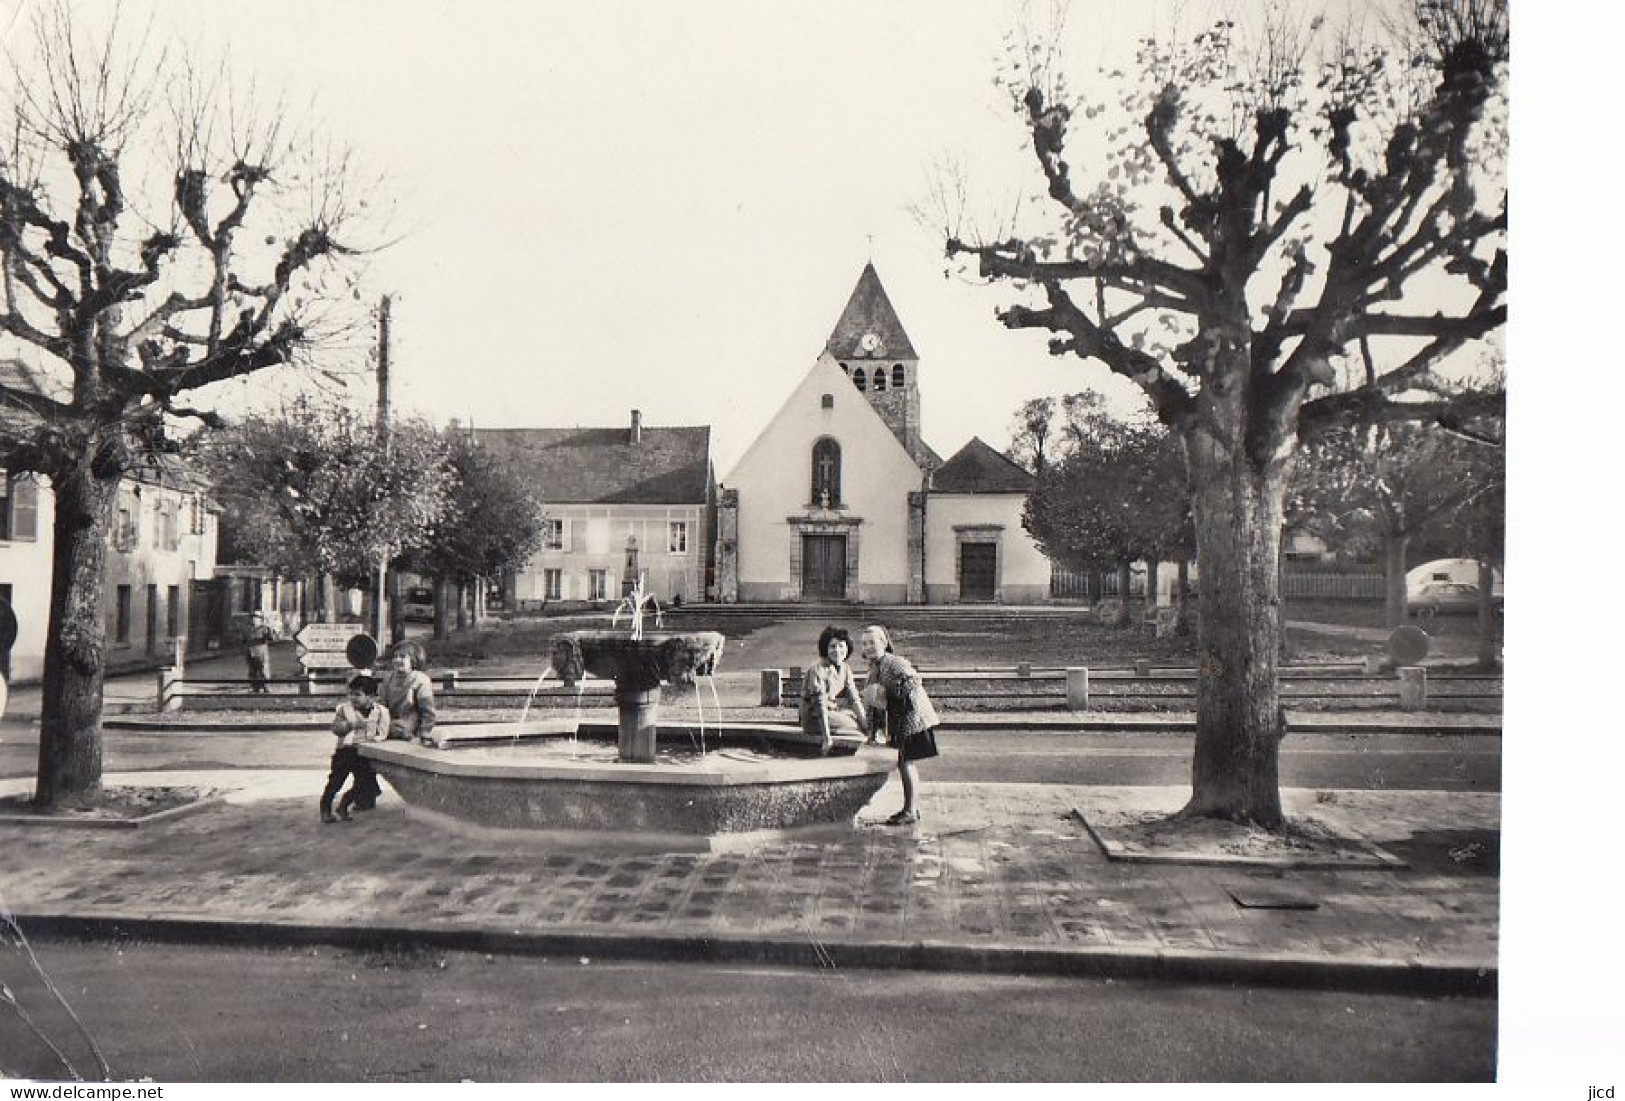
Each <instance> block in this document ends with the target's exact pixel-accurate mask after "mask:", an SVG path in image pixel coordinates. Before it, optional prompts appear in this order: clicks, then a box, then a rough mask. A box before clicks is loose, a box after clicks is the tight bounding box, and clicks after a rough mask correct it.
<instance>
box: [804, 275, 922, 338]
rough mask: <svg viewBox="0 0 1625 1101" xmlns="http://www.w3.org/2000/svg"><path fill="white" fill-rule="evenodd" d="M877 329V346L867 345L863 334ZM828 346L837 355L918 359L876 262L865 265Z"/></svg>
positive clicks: (875, 333) (830, 335)
mask: <svg viewBox="0 0 1625 1101" xmlns="http://www.w3.org/2000/svg"><path fill="white" fill-rule="evenodd" d="M868 333H873V334H874V335H875V336H876V337H878V338H879V342H878V344H877V345H876V347H874V348H865V347H863V343H862V342H863V338H864V336H865V335H866V334H868ZM824 349H825V350H826V351H827V352H829V354H830V355H832V356H834V357H835V358H836V359H918V358H919V356H918V355H916V354H915V352H914V345H912V344H910V343H909V340H908V334H907V333H906V332H904V331H903V323H902V322H901V321H900V320H898V317H897V311H896V310H894V309H892V304H891V299H889V298H887V297H886V288H885V287H882V286H881V285H880V275H879V273H877V272H876V271H875V266H874V265H873V264H865V265H864V266H863V274H862V275H860V276H858V285H857V286H856V287H854V288H852V297H851V298H850V299H848V300H847V303H846V309H844V310H842V311H841V319H840V320H839V321H837V322H836V323H835V331H834V332H832V333H830V334H829V340H828V341H827V342H826V343H825V344H824Z"/></svg>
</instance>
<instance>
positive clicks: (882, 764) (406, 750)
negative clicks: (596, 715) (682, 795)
mask: <svg viewBox="0 0 1625 1101" xmlns="http://www.w3.org/2000/svg"><path fill="white" fill-rule="evenodd" d="M469 753H470V751H469V750H466V749H465V750H452V749H435V748H432V747H430V746H425V745H418V744H415V743H410V742H374V743H371V744H369V745H363V746H362V747H361V755H362V756H363V757H368V758H371V759H373V760H376V761H382V762H385V763H386V764H398V765H404V766H406V767H409V768H414V769H417V770H420V771H423V772H432V773H438V774H440V775H443V776H460V777H479V778H485V779H493V780H576V781H586V782H602V783H620V784H649V785H655V786H687V787H696V786H703V787H741V786H748V785H759V784H774V783H804V782H806V781H809V780H819V779H840V778H847V777H856V776H869V775H875V774H878V773H882V772H888V771H890V770H891V769H892V768H894V767H896V763H897V756H896V754H895V753H894V752H892V751H890V750H888V749H883V748H881V747H878V746H865V747H863V748H862V749H860V750H858V752H857V753H855V754H852V755H851V756H847V757H780V758H776V759H774V760H772V761H767V762H760V763H758V762H754V761H740V760H735V759H732V758H728V757H725V756H719V754H718V753H712V754H709V755H707V756H706V757H705V758H702V759H701V760H699V761H695V762H692V763H684V764H678V763H672V762H656V763H654V764H641V763H635V762H629V761H621V762H615V763H612V764H605V763H604V762H602V761H582V762H575V761H549V762H547V763H545V764H539V763H538V764H532V763H519V762H507V761H501V760H493V759H491V758H482V759H479V760H470V759H469ZM713 758H714V759H713Z"/></svg>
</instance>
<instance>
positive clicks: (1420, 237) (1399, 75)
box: [942, 0, 1509, 828]
mask: <svg viewBox="0 0 1625 1101" xmlns="http://www.w3.org/2000/svg"><path fill="white" fill-rule="evenodd" d="M1385 29H1386V31H1387V32H1388V33H1387V34H1386V35H1384V36H1383V39H1384V40H1383V41H1381V42H1373V43H1364V42H1362V41H1361V40H1360V38H1359V37H1358V36H1357V35H1356V34H1355V33H1354V32H1353V31H1352V30H1350V29H1349V28H1334V27H1332V26H1331V25H1329V24H1328V23H1327V22H1326V21H1324V20H1322V19H1303V20H1301V21H1294V20H1292V19H1290V18H1287V17H1283V16H1281V15H1280V13H1279V11H1278V10H1276V13H1275V14H1274V15H1273V16H1272V17H1270V18H1268V19H1267V20H1266V22H1265V23H1264V24H1262V25H1261V26H1260V27H1257V28H1253V29H1252V30H1250V31H1249V29H1248V28H1243V27H1238V26H1237V25H1236V24H1235V23H1233V22H1231V21H1222V22H1220V23H1218V24H1217V25H1215V26H1213V27H1210V28H1207V29H1205V30H1204V31H1203V32H1202V33H1200V34H1197V35H1194V36H1188V37H1170V38H1164V39H1148V40H1146V41H1145V42H1143V43H1142V45H1141V49H1140V52H1139V56H1138V59H1137V64H1136V65H1135V66H1134V67H1133V68H1134V71H1133V72H1130V73H1126V74H1111V75H1109V76H1108V77H1107V82H1108V83H1109V84H1111V85H1112V86H1114V87H1117V88H1118V89H1120V90H1121V96H1120V97H1118V98H1117V99H1116V101H1115V102H1107V101H1106V100H1104V99H1099V100H1090V99H1085V98H1076V97H1074V96H1072V95H1071V94H1070V92H1069V91H1068V89H1067V87H1066V83H1065V79H1064V74H1063V73H1062V72H1061V71H1060V69H1059V67H1058V64H1057V63H1056V62H1055V55H1054V54H1053V51H1052V50H1051V48H1050V45H1049V44H1048V43H1045V44H1028V43H1024V42H1015V43H1014V44H1013V45H1014V49H1013V56H1012V59H1011V64H1010V66H1009V68H1007V70H1006V73H1007V75H1008V77H1009V79H1008V87H1009V89H1010V91H1011V93H1012V103H1013V105H1014V107H1015V110H1016V113H1017V115H1018V117H1019V118H1020V120H1021V122H1022V124H1023V125H1024V126H1025V128H1026V130H1027V133H1028V136H1029V138H1030V151H1031V155H1032V157H1033V158H1034V161H1035V167H1036V171H1037V174H1038V178H1039V179H1040V180H1041V186H1042V187H1043V189H1044V191H1045V193H1046V197H1045V198H1044V199H1043V200H1042V202H1043V203H1044V204H1045V207H1044V209H1045V210H1047V212H1048V214H1049V215H1050V216H1049V217H1048V218H1047V220H1046V224H1045V225H1044V226H1043V227H1042V228H1039V229H1037V230H1035V231H1032V232H1021V233H1014V234H1011V235H1010V236H1008V237H1005V238H1004V239H998V240H986V239H965V238H963V237H962V236H960V235H958V234H956V233H955V232H954V229H953V223H952V222H951V221H945V222H944V224H943V227H942V228H943V233H944V236H945V237H946V238H947V248H948V252H949V254H950V255H951V256H961V257H966V258H970V259H972V260H974V261H975V263H976V265H977V268H978V270H979V272H980V274H981V275H982V276H983V277H985V278H988V279H991V280H997V281H1002V282H1005V283H1007V284H1009V285H1011V286H1012V287H1015V288H1020V289H1021V290H1020V293H1021V294H1022V295H1023V297H1024V298H1026V301H1023V302H1020V303H1018V304H1013V305H1011V306H1009V307H1007V308H1004V309H1002V310H1000V311H999V319H1000V320H1001V321H1002V322H1003V324H1004V325H1006V326H1008V327H1009V328H1011V329H1037V330H1041V331H1047V332H1049V333H1050V334H1052V336H1051V339H1050V350H1051V351H1052V352H1053V353H1054V354H1056V355H1062V356H1077V357H1081V358H1083V359H1090V360H1097V361H1099V362H1101V363H1103V364H1105V365H1106V366H1107V367H1108V368H1109V369H1110V370H1111V371H1113V372H1114V373H1116V374H1118V375H1120V376H1122V377H1124V378H1126V379H1129V380H1131V381H1132V382H1133V383H1135V384H1136V385H1137V386H1138V387H1139V388H1140V389H1141V390H1142V391H1143V392H1144V393H1145V395H1146V396H1147V397H1148V398H1149V400H1150V402H1151V404H1152V406H1153V407H1154V409H1155V410H1156V413H1157V415H1158V417H1159V418H1160V419H1161V420H1162V421H1163V422H1164V423H1166V424H1168V425H1169V426H1171V427H1172V428H1173V429H1174V430H1175V431H1177V432H1178V434H1179V436H1180V438H1181V441H1182V443H1183V446H1184V452H1185V459H1186V465H1187V469H1188V473H1189V481H1190V488H1191V503H1192V515H1193V518H1194V522H1195V527H1196V537H1197V548H1198V557H1199V562H1200V569H1201V577H1202V597H1201V599H1202V617H1201V630H1200V648H1199V649H1200V669H1199V698H1198V706H1197V734H1196V745H1195V753H1194V760H1193V766H1192V789H1193V790H1192V795H1191V799H1190V801H1189V803H1188V804H1187V805H1186V807H1185V810H1184V812H1183V813H1184V814H1185V815H1194V816H1204V817H1222V818H1228V819H1233V820H1238V821H1245V822H1251V823H1256V824H1259V825H1263V826H1266V827H1270V828H1276V827H1279V826H1280V825H1281V824H1282V813H1281V801H1280V792H1279V775H1278V761H1279V745H1280V741H1281V738H1282V737H1283V736H1284V734H1285V721H1284V717H1283V714H1282V711H1281V706H1280V697H1279V693H1278V689H1277V665H1278V661H1279V654H1280V653H1281V630H1282V623H1281V607H1280V588H1279V585H1280V582H1279V553H1280V550H1279V548H1280V536H1281V529H1282V521H1283V504H1284V497H1285V494H1286V490H1287V486H1288V483H1289V481H1290V478H1291V474H1292V469H1293V464H1294V461H1295V457H1296V455H1297V452H1298V446H1299V442H1300V440H1301V439H1303V438H1307V437H1311V436H1313V435H1314V434H1315V433H1317V432H1319V431H1321V430H1323V429H1325V428H1327V427H1330V426H1337V425H1350V424H1372V423H1381V422H1386V421H1395V420H1434V421H1439V422H1442V423H1444V424H1447V425H1450V424H1459V423H1463V422H1465V421H1466V420H1467V419H1468V418H1470V417H1471V416H1472V415H1473V414H1474V413H1475V412H1481V411H1483V410H1486V409H1494V408H1497V407H1499V405H1500V404H1501V402H1502V400H1503V395H1502V393H1500V392H1499V391H1496V392H1479V393H1472V394H1462V393H1460V392H1448V388H1447V387H1444V386H1442V385H1441V380H1440V377H1439V369H1440V366H1441V363H1442V362H1443V361H1444V360H1445V359H1446V357H1447V356H1449V355H1450V354H1451V353H1452V352H1454V351H1456V350H1457V349H1458V348H1460V347H1462V346H1463V345H1464V344H1466V343H1468V342H1470V341H1474V340H1476V339H1478V338H1481V337H1483V336H1485V335H1486V334H1489V333H1491V332H1492V331H1494V330H1496V329H1497V328H1499V327H1500V326H1501V325H1502V324H1503V323H1504V321H1505V317H1506V305H1505V301H1504V296H1505V292H1506V271H1507V261H1506V252H1505V240H1506V224H1507V223H1506V219H1507V213H1506V183H1505V175H1504V155H1505V136H1506V135H1505V128H1504V122H1505V98H1504V90H1505V80H1506V72H1507V65H1508V49H1509V37H1508V25H1507V18H1506V9H1505V5H1504V0H1416V2H1415V3H1414V4H1413V6H1412V7H1410V8H1409V9H1407V11H1406V16H1405V18H1404V19H1402V20H1393V21H1391V23H1390V25H1389V26H1388V27H1386V28H1385ZM1052 37H1053V36H1052ZM1317 48H1318V51H1319V52H1318V53H1317ZM1091 126H1096V127H1099V128H1100V130H1101V133H1100V134H1099V135H1098V137H1099V138H1100V143H1099V144H1098V145H1097V146H1095V147H1093V148H1096V149H1099V150H1100V152H1099V153H1098V154H1092V153H1090V152H1087V151H1084V152H1079V151H1075V150H1074V144H1078V145H1081V142H1079V143H1074V139H1075V138H1077V137H1078V131H1080V130H1084V129H1086V128H1088V127H1091ZM1089 148H1090V147H1087V146H1084V147H1083V149H1085V150H1087V149H1089ZM1086 177H1087V178H1086Z"/></svg>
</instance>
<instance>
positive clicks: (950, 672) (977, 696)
mask: <svg viewBox="0 0 1625 1101" xmlns="http://www.w3.org/2000/svg"><path fill="white" fill-rule="evenodd" d="M921 675H922V679H923V680H924V682H925V686H926V691H927V692H929V693H930V695H931V698H932V699H933V700H934V701H936V702H937V703H939V704H941V705H943V706H945V707H947V708H950V709H953V710H997V709H1005V710H1024V711H1025V710H1031V711H1043V710H1075V711H1076V710H1089V709H1091V708H1093V707H1097V706H1101V705H1104V706H1107V707H1112V706H1121V705H1122V704H1123V703H1127V702H1131V701H1140V702H1142V703H1144V704H1150V705H1163V706H1166V705H1177V706H1180V707H1188V705H1191V704H1194V702H1195V699H1196V680H1197V676H1196V671H1195V670H1194V669H1190V668H1183V667H1169V666H1156V665H1154V664H1153V663H1151V662H1150V661H1140V662H1136V663H1135V664H1133V665H1130V666H1113V667H1097V668H1085V667H1078V666H1074V667H1067V668H1063V667H1059V666H1034V665H1025V664H1024V665H1017V666H992V667H988V666H966V667H961V668H951V669H950V668H942V669H928V670H923V671H922V674H921ZM803 677H804V671H803V670H802V669H800V668H795V667H792V668H786V669H763V670H761V672H760V685H761V691H760V698H759V706H762V707H769V708H794V707H796V706H798V704H799V702H800V699H801V688H802V680H803ZM347 679H348V677H347V676H334V675H332V674H325V675H324V674H321V673H314V672H313V673H308V674H306V675H304V676H301V677H283V678H275V679H272V680H269V681H267V682H266V691H265V692H255V691H253V684H252V682H251V681H249V680H247V679H237V678H191V677H185V676H183V675H182V674H180V673H178V672H177V671H176V670H174V669H171V668H165V669H161V670H159V671H158V675H157V685H156V687H157V694H156V705H157V709H158V710H160V711H174V710H180V709H186V710H190V711H241V710H264V711H307V712H308V711H313V710H319V709H322V708H330V707H332V706H333V705H335V704H337V702H338V701H339V700H340V699H342V698H343V696H344V694H345V682H346V680H347ZM433 679H434V682H435V692H436V698H437V699H438V700H439V701H441V703H442V706H444V707H448V708H451V709H464V708H468V709H478V708H493V709H496V708H507V707H521V706H524V705H525V704H526V703H527V702H528V704H529V706H531V707H532V708H547V709H556V708H577V707H587V708H605V707H610V706H613V704H614V690H615V688H614V685H613V684H612V683H611V682H609V681H607V680H600V679H597V678H594V677H588V678H586V679H585V680H583V681H581V682H580V683H579V684H577V685H576V686H575V687H573V688H572V687H565V686H564V685H563V684H562V683H560V682H559V681H557V680H555V679H552V678H549V679H547V680H545V681H542V682H540V683H538V681H537V679H536V678H535V677H530V676H515V675H502V674H480V673H465V672H460V671H459V672H453V671H446V672H442V673H438V674H435V676H434V678H433ZM862 679H863V678H862V675H861V673H860V675H859V681H860V683H861V681H862ZM1280 691H1281V698H1282V700H1283V701H1285V702H1287V703H1288V704H1291V703H1294V702H1300V701H1337V702H1340V703H1341V702H1346V703H1350V704H1352V703H1361V704H1364V705H1366V706H1372V705H1377V704H1384V703H1389V704H1397V705H1398V706H1399V707H1401V708H1422V707H1432V708H1436V709H1438V708H1444V709H1448V708H1451V707H1459V708H1463V709H1473V710H1484V709H1486V706H1487V705H1496V704H1499V702H1500V699H1501V677H1500V675H1499V674H1496V673H1478V672H1472V671H1468V670H1454V669H1451V670H1437V669H1426V668H1423V667H1421V666H1415V667H1404V668H1399V669H1394V668H1389V667H1384V666H1382V665H1380V664H1379V663H1378V662H1377V661H1375V660H1373V661H1372V662H1370V663H1368V664H1366V665H1359V664H1324V665H1312V666H1304V665H1296V666H1287V667H1285V668H1283V669H1282V671H1281V690H1280Z"/></svg>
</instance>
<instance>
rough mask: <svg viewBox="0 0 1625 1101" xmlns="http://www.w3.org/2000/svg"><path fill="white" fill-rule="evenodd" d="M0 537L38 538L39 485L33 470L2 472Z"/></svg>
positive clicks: (16, 539)
mask: <svg viewBox="0 0 1625 1101" xmlns="http://www.w3.org/2000/svg"><path fill="white" fill-rule="evenodd" d="M0 493H3V494H5V498H4V500H0V540H9V541H12V542H17V543H32V542H34V541H36V540H37V539H38V538H39V486H38V485H37V484H36V483H35V482H34V476H33V475H32V474H12V475H0Z"/></svg>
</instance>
